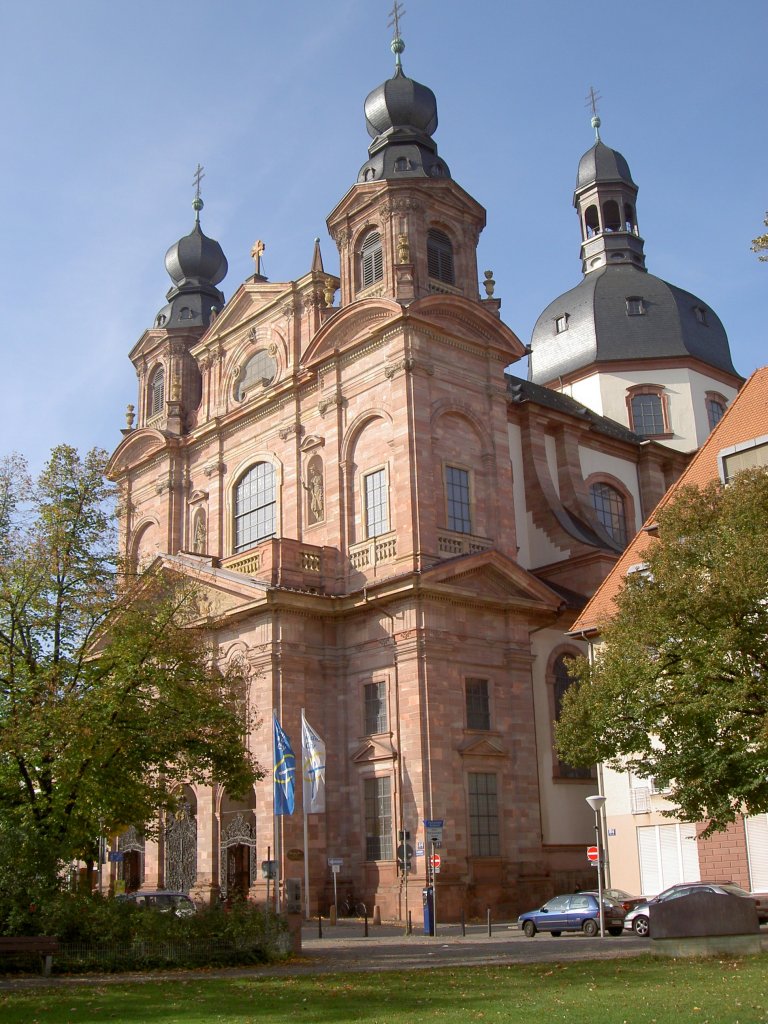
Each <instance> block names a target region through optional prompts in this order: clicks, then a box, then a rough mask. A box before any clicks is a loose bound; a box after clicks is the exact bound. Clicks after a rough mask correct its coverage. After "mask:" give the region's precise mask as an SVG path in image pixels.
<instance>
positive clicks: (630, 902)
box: [579, 889, 647, 914]
mask: <svg viewBox="0 0 768 1024" xmlns="http://www.w3.org/2000/svg"><path fill="white" fill-rule="evenodd" d="M579 891H580V892H588V893H590V894H591V895H592V896H597V890H596V889H580V890H579ZM603 896H604V897H605V898H606V899H609V900H613V902H614V903H620V904H621V906H622V907H623V908H624V911H625V913H627V914H628V913H629V911H630V910H634V909H635V907H637V906H639V905H640V904H641V903H646V902H647V900H646V898H645V896H630V895H629V893H628V892H624V890H623V889H603Z"/></svg>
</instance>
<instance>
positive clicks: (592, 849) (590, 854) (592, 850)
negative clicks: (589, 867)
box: [587, 846, 600, 863]
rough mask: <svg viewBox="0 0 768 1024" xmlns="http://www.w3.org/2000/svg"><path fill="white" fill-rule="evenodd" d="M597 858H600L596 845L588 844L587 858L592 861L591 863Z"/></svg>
mask: <svg viewBox="0 0 768 1024" xmlns="http://www.w3.org/2000/svg"><path fill="white" fill-rule="evenodd" d="M599 859H600V855H599V853H598V850H597V847H596V846H588V847H587V860H590V861H592V863H594V862H595V861H597V860H599Z"/></svg>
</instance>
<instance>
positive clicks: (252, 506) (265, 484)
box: [235, 462, 276, 551]
mask: <svg viewBox="0 0 768 1024" xmlns="http://www.w3.org/2000/svg"><path fill="white" fill-rule="evenodd" d="M275 510H276V501H275V469H274V466H272V465H271V464H270V463H269V462H257V463H256V465H255V466H252V467H251V468H250V469H249V470H248V472H247V473H246V474H245V475H244V476H242V477H241V478H240V480H239V481H238V483H237V486H236V487H235V551H247V550H248V548H252V547H253V546H254V545H255V544H258V543H259V541H262V540H266V538H267V537H274V535H275Z"/></svg>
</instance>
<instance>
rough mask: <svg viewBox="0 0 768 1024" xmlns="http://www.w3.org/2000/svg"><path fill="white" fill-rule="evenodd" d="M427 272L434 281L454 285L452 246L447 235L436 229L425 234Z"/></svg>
mask: <svg viewBox="0 0 768 1024" xmlns="http://www.w3.org/2000/svg"><path fill="white" fill-rule="evenodd" d="M427 271H428V273H429V276H430V277H433V278H435V280H436V281H444V282H445V284H453V283H454V273H453V246H452V245H451V240H450V238H449V237H448V235H446V233H445V232H444V231H438V230H437V228H432V229H431V230H430V231H429V232H428V233H427Z"/></svg>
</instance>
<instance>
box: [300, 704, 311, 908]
mask: <svg viewBox="0 0 768 1024" xmlns="http://www.w3.org/2000/svg"><path fill="white" fill-rule="evenodd" d="M304 761H305V753H304V708H302V709H301V778H302V784H301V809H302V811H303V813H304V917H305V918H306V919H307V921H308V920H309V829H308V827H307V801H306V800H305V793H304V790H305V789H306V786H305V785H304V772H305V770H306V765H305V763H304Z"/></svg>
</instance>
